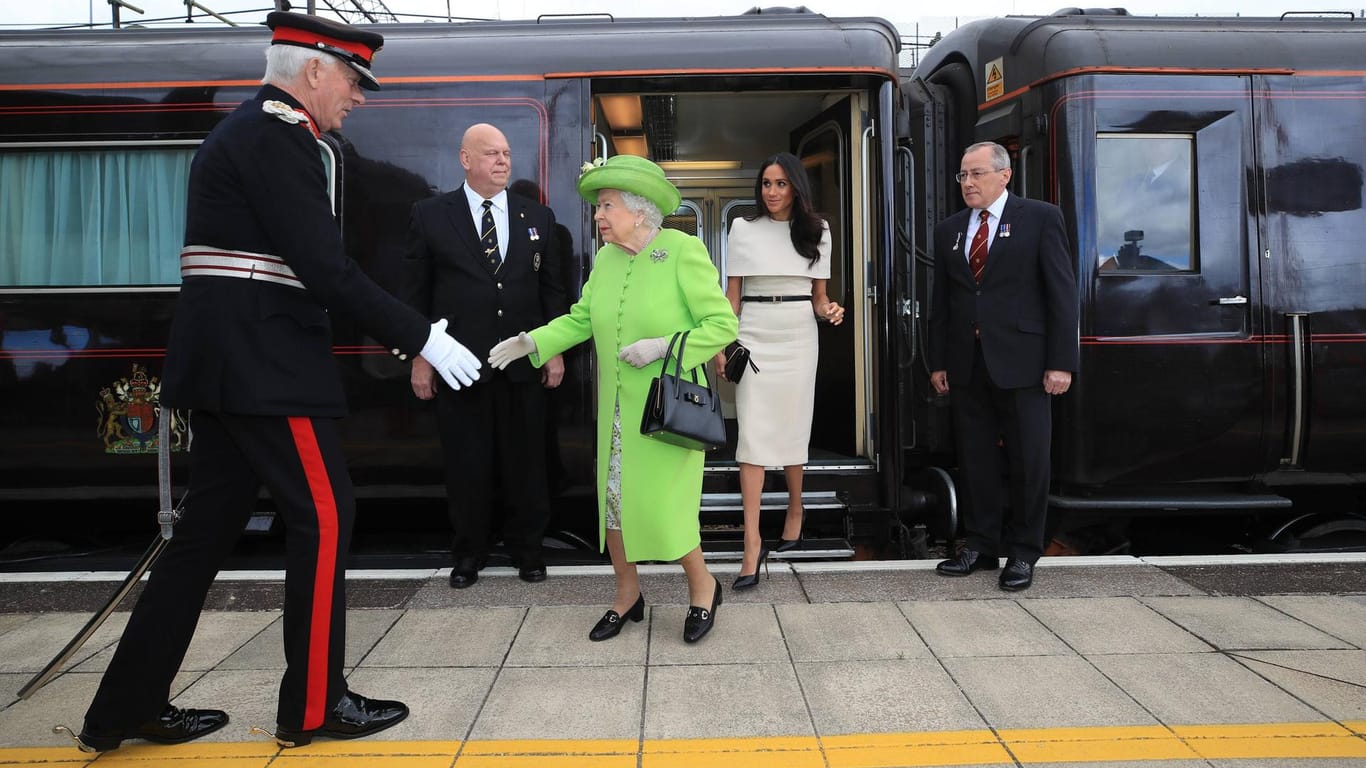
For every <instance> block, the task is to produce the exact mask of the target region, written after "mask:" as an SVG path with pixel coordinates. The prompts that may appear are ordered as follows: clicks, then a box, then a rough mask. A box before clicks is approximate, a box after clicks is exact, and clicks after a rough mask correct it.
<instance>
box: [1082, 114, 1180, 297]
mask: <svg viewBox="0 0 1366 768" xmlns="http://www.w3.org/2000/svg"><path fill="white" fill-rule="evenodd" d="M1194 143H1195V142H1194V138H1193V137H1192V136H1190V135H1186V134H1135V133H1110V134H1100V135H1098V136H1097V137H1096V213H1097V223H1096V251H1097V253H1098V254H1099V259H1100V262H1099V268H1100V270H1101V274H1106V273H1112V274H1118V273H1124V274H1132V273H1134V272H1152V273H1160V272H1166V273H1174V272H1193V271H1195V270H1196V269H1198V264H1197V255H1196V252H1195V245H1194V243H1195V227H1194V224H1193V222H1194V220H1195V208H1194V203H1195V200H1194V198H1193V196H1192V194H1191V190H1192V189H1194V186H1193V184H1192V183H1191V182H1192V178H1193V177H1194V167H1195V166H1194V151H1193V149H1194Z"/></svg>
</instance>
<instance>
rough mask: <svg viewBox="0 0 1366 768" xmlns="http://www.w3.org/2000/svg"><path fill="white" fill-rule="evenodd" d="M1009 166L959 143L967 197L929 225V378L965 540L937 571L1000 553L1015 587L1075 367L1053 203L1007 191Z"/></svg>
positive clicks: (1062, 246) (1021, 584)
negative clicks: (946, 437) (1005, 483)
mask: <svg viewBox="0 0 1366 768" xmlns="http://www.w3.org/2000/svg"><path fill="white" fill-rule="evenodd" d="M1010 177H1011V169H1010V155H1009V154H1008V153H1007V152H1006V150H1005V148H1004V147H1001V146H1000V145H998V144H993V143H990V142H984V143H981V144H974V145H972V146H971V147H968V149H967V151H966V152H964V154H963V159H962V164H961V172H960V173H959V174H958V178H959V182H960V184H961V190H962V193H963V201H964V202H965V203H967V205H968V208H967V209H966V210H963V211H959V212H958V213H956V214H954V215H953V216H950V217H948V218H947V219H945V220H944V221H942V222H940V223H939V225H938V226H936V227H935V229H934V255H935V262H934V291H933V299H932V301H933V304H932V305H931V308H930V369H931V373H930V383H931V384H932V385H933V386H934V388H935V391H937V392H939V393H940V394H946V393H948V392H950V391H952V393H953V394H952V397H953V401H952V405H953V425H954V436H955V440H956V442H957V448H958V466H959V472H960V474H961V476H962V478H963V481H964V483H963V485H964V487H963V489H962V490H963V493H962V498H963V501H964V515H963V524H964V529H965V533H966V542H965V546H964V547H963V549H962V550H961V551H959V552H958V553H957V554H956V555H955V556H954V557H953V558H951V559H949V560H946V561H944V562H942V563H940V564H939V566H938V568H937V570H938V571H939V573H940V574H942V575H945V576H966V575H968V574H970V573H972V572H974V571H978V570H995V569H996V568H998V567H999V565H1000V562H999V560H998V556H1000V555H1005V556H1006V557H1007V560H1006V567H1005V569H1004V570H1003V571H1002V572H1001V576H1000V586H1001V588H1002V589H1005V590H1009V591H1015V590H1021V589H1027V588H1028V587H1029V586H1030V585H1031V584H1032V583H1033V579H1034V562H1035V561H1036V560H1038V559H1039V556H1040V555H1042V554H1043V547H1044V523H1045V519H1046V517H1047V511H1048V485H1049V473H1050V444H1051V442H1052V402H1051V397H1053V396H1055V395H1061V394H1063V393H1065V392H1066V391H1067V390H1068V388H1069V387H1070V386H1071V383H1072V373H1073V372H1074V371H1076V370H1077V365H1078V341H1077V315H1078V298H1077V288H1076V278H1075V275H1074V272H1073V268H1072V259H1071V255H1070V254H1071V250H1070V248H1069V247H1068V241H1067V232H1066V229H1065V228H1064V225H1063V218H1062V212H1061V211H1060V210H1059V209H1058V208H1057V206H1054V205H1050V204H1048V203H1044V202H1039V201H1036V200H1028V199H1025V198H1020V197H1016V196H1014V195H1011V194H1009V193H1008V192H1007V191H1006V187H1007V185H1008V184H1009V182H1010ZM984 215H985V218H984ZM979 229H984V231H983V232H981V233H980V235H979ZM1002 440H1003V441H1004V445H1005V452H1006V455H1007V456H1008V457H1009V462H1010V467H1009V469H1010V513H1009V515H1006V514H1005V510H1004V505H1003V503H1002V501H1003V499H1002V498H1001V467H1000V462H1001V451H1000V448H999V447H998V441H1002Z"/></svg>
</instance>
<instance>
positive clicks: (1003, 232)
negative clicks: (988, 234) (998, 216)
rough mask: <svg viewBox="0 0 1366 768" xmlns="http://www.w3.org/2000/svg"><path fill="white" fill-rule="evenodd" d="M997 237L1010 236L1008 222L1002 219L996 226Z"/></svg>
mask: <svg viewBox="0 0 1366 768" xmlns="http://www.w3.org/2000/svg"><path fill="white" fill-rule="evenodd" d="M996 236H997V237H1010V222H1008V221H1003V222H1001V226H999V227H997V228H996Z"/></svg>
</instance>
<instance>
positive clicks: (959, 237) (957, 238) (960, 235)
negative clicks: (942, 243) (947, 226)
mask: <svg viewBox="0 0 1366 768" xmlns="http://www.w3.org/2000/svg"><path fill="white" fill-rule="evenodd" d="M961 242H963V233H962V232H959V233H958V234H956V235H954V236H953V248H951V249H950V250H954V251H956V250H958V244H959V243H961Z"/></svg>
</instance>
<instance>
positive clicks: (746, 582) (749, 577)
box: [730, 547, 770, 590]
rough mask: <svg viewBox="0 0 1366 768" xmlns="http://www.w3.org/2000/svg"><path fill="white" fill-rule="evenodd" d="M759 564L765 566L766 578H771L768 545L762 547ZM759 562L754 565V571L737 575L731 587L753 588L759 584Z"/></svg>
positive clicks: (737, 588) (739, 588) (735, 588)
mask: <svg viewBox="0 0 1366 768" xmlns="http://www.w3.org/2000/svg"><path fill="white" fill-rule="evenodd" d="M759 564H762V565H763V566H764V578H766V579H767V578H770V575H769V572H768V547H760V549H759ZM759 564H756V565H755V566H754V573H742V574H740V575H739V576H736V577H735V583H733V584H731V585H730V588H731V589H734V590H744V589H753V588H754V587H757V586H759Z"/></svg>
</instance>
